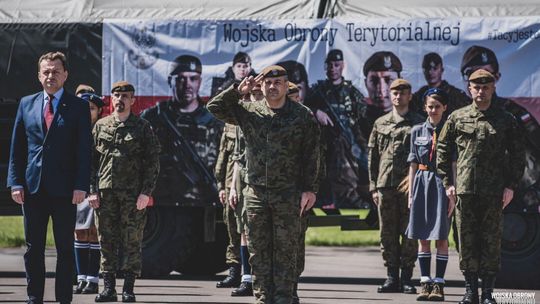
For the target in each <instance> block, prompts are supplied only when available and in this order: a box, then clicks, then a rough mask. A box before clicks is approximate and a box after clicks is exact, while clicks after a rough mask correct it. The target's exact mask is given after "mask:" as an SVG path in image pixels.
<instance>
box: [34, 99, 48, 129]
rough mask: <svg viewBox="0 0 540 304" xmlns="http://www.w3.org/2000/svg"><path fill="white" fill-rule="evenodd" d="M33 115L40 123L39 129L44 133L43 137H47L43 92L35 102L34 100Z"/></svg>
mask: <svg viewBox="0 0 540 304" xmlns="http://www.w3.org/2000/svg"><path fill="white" fill-rule="evenodd" d="M32 115H33V116H34V119H35V121H36V122H37V123H38V125H39V130H40V131H41V134H42V135H43V137H45V135H46V134H45V128H44V124H45V120H44V118H43V92H41V93H39V94H38V95H37V96H36V98H35V99H34V102H32Z"/></svg>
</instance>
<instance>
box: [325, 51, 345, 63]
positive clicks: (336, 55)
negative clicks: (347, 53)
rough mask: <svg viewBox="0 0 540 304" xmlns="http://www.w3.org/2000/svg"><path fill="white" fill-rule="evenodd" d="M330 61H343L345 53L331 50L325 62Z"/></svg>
mask: <svg viewBox="0 0 540 304" xmlns="http://www.w3.org/2000/svg"><path fill="white" fill-rule="evenodd" d="M329 61H343V52H342V51H341V50H338V49H334V50H331V51H330V52H328V55H326V60H325V61H324V62H329Z"/></svg>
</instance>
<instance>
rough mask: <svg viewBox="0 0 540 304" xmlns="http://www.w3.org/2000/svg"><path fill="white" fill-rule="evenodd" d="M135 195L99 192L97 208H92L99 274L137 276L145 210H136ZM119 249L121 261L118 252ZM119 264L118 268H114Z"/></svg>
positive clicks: (124, 192)
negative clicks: (120, 273) (122, 273)
mask: <svg viewBox="0 0 540 304" xmlns="http://www.w3.org/2000/svg"><path fill="white" fill-rule="evenodd" d="M138 196H139V194H138V193H134V192H131V191H130V192H128V191H121V190H108V189H104V190H100V193H99V199H100V207H99V208H98V209H96V227H97V229H98V237H99V243H100V245H101V271H102V272H104V273H107V272H113V273H115V272H116V271H117V270H118V269H120V270H121V271H124V272H132V273H135V274H136V275H140V274H141V267H142V258H141V242H142V238H143V232H144V225H145V224H146V209H143V210H137V197H138ZM119 248H122V261H120V262H119V261H118V249H119ZM118 264H120V268H118V266H119V265H118Z"/></svg>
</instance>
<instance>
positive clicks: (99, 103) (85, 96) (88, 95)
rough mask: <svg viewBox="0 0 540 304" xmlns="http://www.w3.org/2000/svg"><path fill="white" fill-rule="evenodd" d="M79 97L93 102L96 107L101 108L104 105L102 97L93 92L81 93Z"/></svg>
mask: <svg viewBox="0 0 540 304" xmlns="http://www.w3.org/2000/svg"><path fill="white" fill-rule="evenodd" d="M81 98H82V99H84V100H86V101H88V102H91V103H93V104H95V105H96V106H97V107H98V108H103V106H104V105H105V102H103V99H101V97H99V96H98V95H96V94H94V93H82V95H81Z"/></svg>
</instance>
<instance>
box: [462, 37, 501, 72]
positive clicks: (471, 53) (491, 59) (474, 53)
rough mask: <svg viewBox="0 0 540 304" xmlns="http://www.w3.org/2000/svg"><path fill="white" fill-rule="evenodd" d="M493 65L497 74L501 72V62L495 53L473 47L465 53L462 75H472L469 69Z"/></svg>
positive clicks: (480, 47)
mask: <svg viewBox="0 0 540 304" xmlns="http://www.w3.org/2000/svg"><path fill="white" fill-rule="evenodd" d="M487 64H491V65H493V68H494V70H495V73H497V72H499V61H498V60H497V56H495V53H494V52H493V51H492V50H490V49H488V48H485V47H483V46H479V45H473V46H471V47H470V48H468V49H467V50H466V51H465V54H463V59H462V60H461V75H466V76H467V74H468V73H470V71H467V68H470V67H474V66H481V65H487Z"/></svg>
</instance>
